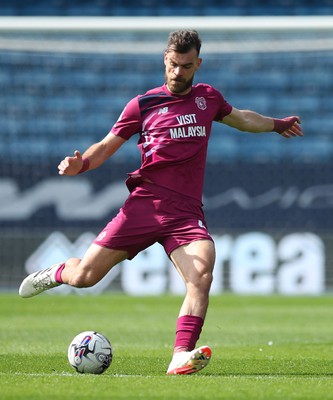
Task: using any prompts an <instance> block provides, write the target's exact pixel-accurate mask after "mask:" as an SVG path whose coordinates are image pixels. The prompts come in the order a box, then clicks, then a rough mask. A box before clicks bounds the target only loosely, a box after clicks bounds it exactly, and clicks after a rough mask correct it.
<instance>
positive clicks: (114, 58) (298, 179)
mask: <svg viewBox="0 0 333 400" xmlns="http://www.w3.org/2000/svg"><path fill="white" fill-rule="evenodd" d="M330 16H332V19H330ZM31 17H38V18H36V19H33V20H31V19H29V18H31ZM50 17H57V18H56V19H55V20H53V19H52V20H51V19H49V18H50ZM72 17H77V18H78V17H84V18H87V17H89V21H90V20H91V21H92V23H90V22H88V20H87V19H83V20H81V19H80V18H78V19H77V20H75V21H74V20H72V19H71V18H72ZM98 17H102V18H98ZM104 17H109V19H106V20H105V19H104ZM27 18H28V19H27ZM119 18H120V19H119ZM218 18H220V20H217V19H218ZM276 18H278V19H276ZM27 21H28V22H29V21H30V22H29V23H28V25H26V22H27ZM73 21H74V22H73ZM80 21H81V23H80ZM228 21H229V22H228ZM230 21H231V22H232V23H231V24H230ZM77 22H78V24H76V23H77ZM71 23H73V25H71ZM248 24H250V27H249V25H248ZM251 24H252V25H251ZM184 25H186V27H189V26H190V27H191V28H193V29H198V31H199V33H200V36H201V38H202V40H203V47H202V57H203V60H204V61H203V65H202V67H201V69H200V71H199V72H198V73H197V75H196V83H198V82H205V83H209V84H211V85H213V86H215V87H216V88H217V89H219V90H220V91H221V92H222V93H223V95H224V97H225V98H226V99H227V100H228V102H229V103H231V104H232V105H234V106H235V107H237V108H240V109H252V110H255V111H257V112H259V113H261V114H265V115H268V116H273V117H277V118H283V117H285V116H289V115H299V116H300V117H301V119H302V126H303V130H304V138H301V139H300V138H297V139H292V140H285V139H283V138H282V137H280V136H279V135H277V134H274V133H272V134H267V135H249V134H247V133H241V132H237V131H234V130H232V129H230V128H228V127H226V126H224V125H223V124H215V125H214V127H213V131H212V136H211V141H210V147H209V154H208V164H207V174H206V175H207V176H206V183H205V190H204V199H203V202H204V209H205V213H206V219H207V223H208V226H209V228H210V231H211V233H212V234H213V236H214V238H215V240H216V245H217V262H216V272H215V281H214V286H213V294H220V293H222V292H225V291H232V292H235V293H253V294H271V293H279V294H292V295H293V294H295V295H299V294H305V295H320V294H323V293H328V292H331V291H332V288H333V269H332V261H333V247H332V246H333V217H332V208H333V181H332V167H333V158H332V156H333V142H332V138H331V135H332V131H333V123H332V110H333V79H332V78H333V76H332V71H333V0H323V1H291V0H274V1H271V0H269V1H261V0H257V1H246V0H237V1H233V2H230V1H229V2H227V1H216V0H205V1H200V0H183V1H182V2H181V4H179V2H175V1H173V0H168V1H164V0H160V1H155V0H135V1H131V0H129V1H125V2H124V1H120V0H115V1H112V0H100V1H81V0H80V1H62V0H54V1H23V0H11V1H6V0H4V1H1V3H0V91H1V96H0V137H1V141H0V289H1V290H3V291H16V290H17V288H18V286H19V284H20V282H21V280H22V279H23V278H24V277H25V276H26V274H27V273H31V272H33V271H35V270H38V269H40V268H45V267H47V266H49V265H50V264H52V263H54V262H58V261H63V260H65V259H66V258H67V257H70V256H78V257H79V256H81V255H82V254H83V253H84V251H85V249H86V248H87V246H88V245H89V244H90V242H91V240H92V239H93V238H94V237H95V235H97V234H98V233H99V232H100V231H101V230H102V228H103V227H104V226H105V224H106V223H107V222H108V221H109V220H110V219H111V218H112V217H113V216H114V215H115V214H116V213H117V211H118V209H119V207H120V206H121V205H122V203H123V201H124V199H125V198H126V196H127V191H126V187H125V185H124V181H125V179H126V173H127V172H129V171H132V170H134V169H136V168H137V167H138V165H139V162H140V157H139V153H138V150H137V148H136V138H132V139H131V140H130V141H129V142H128V143H127V144H126V145H125V146H123V148H122V149H121V150H120V151H119V153H117V154H116V155H115V156H114V157H113V158H112V159H111V160H109V161H107V162H106V163H105V164H104V165H103V166H102V167H101V168H99V169H98V170H96V171H91V172H89V173H87V174H85V175H82V176H79V177H75V178H69V177H59V176H58V173H57V165H58V163H59V162H60V161H61V160H62V159H63V158H64V157H65V156H66V155H71V154H72V153H73V151H74V150H75V149H78V150H80V151H82V152H83V151H84V150H85V149H86V148H87V147H89V146H90V145H91V144H92V143H94V142H96V141H99V140H101V139H102V138H103V137H104V136H105V135H106V134H107V133H108V131H109V130H110V129H111V127H112V125H113V124H114V123H115V121H116V120H117V118H118V116H119V114H120V113H121V111H122V109H123V107H124V106H125V105H126V103H127V102H128V101H129V100H130V99H131V98H132V97H134V96H136V95H138V94H142V93H145V92H146V91H147V90H149V89H150V88H152V87H155V86H160V85H161V84H163V82H164V65H163V51H164V48H165V45H166V41H167V36H168V32H169V31H171V30H174V29H180V28H183V27H184ZM177 279H178V278H177V277H176V276H175V274H174V272H173V269H172V268H171V267H170V263H169V260H168V259H167V257H166V256H165V255H164V251H163V249H162V248H161V247H160V246H158V245H156V246H153V247H152V248H150V249H148V250H147V251H146V252H144V253H142V254H140V255H139V256H137V257H136V258H135V259H134V260H133V261H131V262H129V261H126V262H124V263H122V265H120V266H119V267H116V268H115V269H114V271H112V273H111V274H109V276H108V277H107V278H105V280H103V281H102V282H101V284H99V285H97V286H96V287H94V288H91V289H87V290H85V291H80V293H90V294H98V293H101V292H103V291H124V292H125V293H128V294H159V293H165V292H171V293H182V292H183V290H184V288H183V285H182V283H180V282H179V281H178V280H177ZM72 291H73V289H71V288H59V292H61V293H63V294H66V293H70V292H72Z"/></svg>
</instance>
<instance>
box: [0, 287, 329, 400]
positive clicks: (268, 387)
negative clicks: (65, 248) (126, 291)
mask: <svg viewBox="0 0 333 400" xmlns="http://www.w3.org/2000/svg"><path fill="white" fill-rule="evenodd" d="M181 302H182V299H181V298H180V297H173V296H162V297H135V298H134V297H128V296H125V295H121V294H117V295H116V294H105V295H102V296H98V297H88V296H87V297H83V296H82V297H81V296H68V297H60V296H52V295H48V294H43V295H40V296H37V297H36V298H32V299H21V298H19V297H18V296H17V295H15V294H2V295H0V327H1V329H0V334H1V342H0V343H1V347H0V398H1V399H2V400H9V399H12V400H19V399H22V400H23V399H24V400H30V399H31V400H39V399H41V400H42V399H43V400H44V399H48V400H51V399H61V400H67V399H71V400H75V399H80V400H82V399H89V400H95V399H96V400H102V399H124V400H131V399H133V400H138V399H145V400H149V399H151V400H159V399H168V400H173V399H184V400H185V399H186V400H187V399H191V398H194V399H200V400H203V399H213V400H216V399H228V400H232V399H244V400H252V399H253V400H254V399H255V400H261V399H263V400H274V399H283V400H287V399H300V400H306V399H309V400H316V399H318V400H325V399H333V297H331V296H323V297H313V298H311V297H279V296H271V297H264V296H263V297H255V296H236V295H230V294H225V295H221V296H216V297H214V296H213V297H211V301H210V308H209V311H208V315H207V319H206V324H205V327H204V330H203V332H202V334H201V338H200V342H199V343H198V344H199V345H203V344H208V345H210V346H211V347H212V350H213V357H212V360H211V362H210V364H209V365H208V366H207V368H205V369H204V370H203V371H201V372H200V373H198V374H194V375H189V376H167V375H165V371H166V368H167V366H168V363H169V361H170V358H171V354H172V346H173V341H174V331H175V323H176V317H177V313H178V309H179V307H180V304H181ZM84 330H96V331H100V332H101V333H103V334H104V335H106V336H107V337H108V338H109V339H110V341H111V343H112V345H113V348H114V360H113V362H112V364H111V366H110V368H109V369H108V370H107V371H106V372H105V373H104V374H102V375H82V374H78V373H77V372H75V371H74V369H73V368H72V367H71V366H70V365H69V364H68V362H67V347H68V345H69V343H70V342H71V340H72V339H73V337H74V336H75V335H76V334H77V333H79V332H81V331H84Z"/></svg>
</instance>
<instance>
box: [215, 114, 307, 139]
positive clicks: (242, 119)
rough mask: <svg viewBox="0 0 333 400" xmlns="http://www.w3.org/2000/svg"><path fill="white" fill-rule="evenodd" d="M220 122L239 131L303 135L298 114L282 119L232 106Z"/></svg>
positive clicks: (287, 135)
mask: <svg viewBox="0 0 333 400" xmlns="http://www.w3.org/2000/svg"><path fill="white" fill-rule="evenodd" d="M221 122H222V123H224V124H226V125H229V126H231V127H233V128H236V129H238V130H240V131H244V132H251V133H263V132H277V133H279V134H280V135H281V136H284V137H285V138H290V137H296V136H303V132H302V128H301V126H300V123H301V120H300V118H299V117H298V116H291V117H286V118H283V119H278V118H272V117H266V116H264V115H261V114H258V113H257V112H255V111H251V110H238V109H237V108H235V107H233V108H232V111H231V113H230V114H229V115H227V116H225V117H224V118H223V121H221Z"/></svg>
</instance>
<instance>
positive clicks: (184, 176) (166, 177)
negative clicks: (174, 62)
mask: <svg viewBox="0 0 333 400" xmlns="http://www.w3.org/2000/svg"><path fill="white" fill-rule="evenodd" d="M231 110H232V106H231V105H230V104H229V103H227V101H226V100H225V99H224V97H223V96H222V94H221V93H220V92H219V91H218V90H216V89H214V88H213V87H212V86H210V85H206V84H198V85H196V86H193V87H192V90H191V92H190V93H188V94H187V95H185V96H181V95H176V94H173V93H171V92H170V91H169V90H168V89H167V87H166V85H163V86H161V87H158V88H155V89H152V90H149V91H148V92H147V93H145V94H144V95H139V96H137V97H135V98H133V99H132V100H131V101H130V102H129V103H128V104H127V105H126V107H125V108H124V110H123V112H122V114H121V115H120V117H119V119H118V121H117V122H116V124H115V125H114V126H113V128H112V129H111V132H112V133H113V134H115V135H119V136H121V137H122V138H124V139H129V138H130V137H131V136H133V135H134V134H138V135H139V140H138V147H139V149H140V151H141V161H142V162H141V167H140V168H139V169H138V170H136V171H134V172H132V173H130V174H129V175H130V176H132V177H136V176H141V177H143V178H146V179H148V180H150V181H151V182H153V183H155V184H157V185H160V186H163V187H165V188H168V189H169V190H172V191H174V192H177V193H180V194H183V195H186V196H190V197H192V198H195V199H197V200H200V201H201V198H202V191H203V182H204V171H205V164H206V154H207V146H208V139H209V136H210V132H211V128H212V123H213V121H221V120H222V119H223V118H224V117H225V116H226V115H228V114H230V112H231Z"/></svg>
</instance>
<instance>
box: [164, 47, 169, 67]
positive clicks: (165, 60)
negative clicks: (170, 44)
mask: <svg viewBox="0 0 333 400" xmlns="http://www.w3.org/2000/svg"><path fill="white" fill-rule="evenodd" d="M167 55H168V52H167V50H165V52H164V65H166V63H167Z"/></svg>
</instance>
